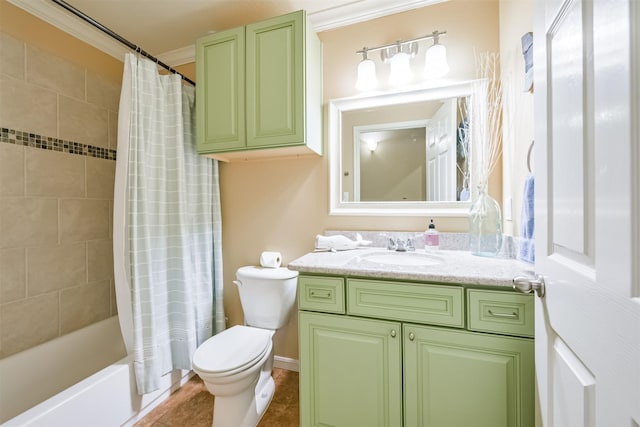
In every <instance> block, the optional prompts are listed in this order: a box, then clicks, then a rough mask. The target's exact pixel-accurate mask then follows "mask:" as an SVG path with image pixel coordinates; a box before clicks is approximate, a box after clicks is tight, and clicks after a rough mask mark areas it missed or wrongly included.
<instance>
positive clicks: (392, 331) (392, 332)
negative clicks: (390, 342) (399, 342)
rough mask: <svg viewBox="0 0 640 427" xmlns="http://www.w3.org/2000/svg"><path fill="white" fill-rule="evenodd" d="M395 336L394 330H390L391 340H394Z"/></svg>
mask: <svg viewBox="0 0 640 427" xmlns="http://www.w3.org/2000/svg"><path fill="white" fill-rule="evenodd" d="M396 334H397V332H396V330H395V329H392V330H391V338H395V337H396Z"/></svg>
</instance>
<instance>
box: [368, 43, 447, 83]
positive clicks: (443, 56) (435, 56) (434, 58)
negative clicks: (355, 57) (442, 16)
mask: <svg viewBox="0 0 640 427" xmlns="http://www.w3.org/2000/svg"><path fill="white" fill-rule="evenodd" d="M445 34H447V32H446V31H437V30H436V31H434V32H433V33H431V34H429V35H426V36H423V37H418V38H415V39H411V40H405V41H402V40H398V41H397V42H395V43H392V44H388V45H384V46H378V47H372V48H367V47H364V48H362V49H361V50H358V51H356V53H358V54H362V61H360V63H359V64H358V77H357V80H356V89H358V90H361V91H367V90H371V89H374V88H375V87H376V86H377V84H378V79H377V77H376V68H375V63H374V62H373V60H372V59H370V58H368V56H367V54H368V53H369V52H375V51H380V58H381V59H382V62H384V63H388V64H389V66H390V72H389V84H390V85H392V86H398V85H403V84H406V83H409V82H410V81H411V80H412V79H413V72H412V71H411V59H412V58H414V57H415V56H416V55H417V54H418V42H420V41H422V40H429V39H433V45H432V46H431V47H429V49H427V52H426V54H425V69H424V77H425V78H438V77H442V76H444V75H445V74H447V73H448V72H449V64H448V63H447V50H446V48H445V47H444V46H443V45H442V44H440V43H439V37H440V36H443V35H445Z"/></svg>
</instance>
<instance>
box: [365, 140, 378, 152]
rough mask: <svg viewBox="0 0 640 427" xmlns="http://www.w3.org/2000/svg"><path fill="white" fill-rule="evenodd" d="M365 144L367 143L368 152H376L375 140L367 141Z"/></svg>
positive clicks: (376, 144)
mask: <svg viewBox="0 0 640 427" xmlns="http://www.w3.org/2000/svg"><path fill="white" fill-rule="evenodd" d="M365 142H366V143H367V148H368V149H369V151H376V148H378V141H376V140H375V139H369V140H367V141H365Z"/></svg>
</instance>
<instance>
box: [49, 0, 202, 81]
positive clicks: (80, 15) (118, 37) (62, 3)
mask: <svg viewBox="0 0 640 427" xmlns="http://www.w3.org/2000/svg"><path fill="white" fill-rule="evenodd" d="M51 1H52V2H54V3H55V4H57V5H58V6H60V7H62V8H64V9H66V10H67V11H69V12H71V13H73V14H74V15H76V16H77V17H78V18H80V19H82V20H83V21H85V22H87V23H89V24H91V25H93V26H94V27H96V28H97V29H99V30H100V31H102V32H103V33H105V34H107V35H108V36H111V37H112V38H114V39H116V40H118V41H119V42H120V43H122V44H123V45H125V46H127V47H128V48H129V49H132V50H134V51H136V52H137V53H139V54H140V55H142V56H144V57H146V58H149V59H150V60H152V61H154V62H155V63H156V64H158V65H159V66H161V67H162V68H164V69H165V70H167V71H169V72H171V73H174V74H177V75H179V76H180V77H182V80H184V81H186V82H188V83H190V84H192V85H193V86H195V85H196V82H194V81H193V80H191V79H190V78H188V77H186V76H184V75H182V74H181V73H179V72H178V71H176V70H175V69H173V68H172V67H170V66H168V65H167V64H165V63H164V62H162V61H160V60H159V59H158V58H156V57H155V56H153V55H151V54H150V53H148V52H146V51H145V50H143V49H142V48H141V47H140V46H136V45H135V44H133V43H131V42H130V41H129V40H127V39H125V38H124V37H122V36H121V35H119V34H118V33H115V32H113V31H112V30H110V29H109V28H107V27H105V26H104V25H102V24H101V23H99V22H98V21H96V20H95V19H93V18H92V17H90V16H88V15H86V14H84V13H83V12H81V11H79V10H78V9H76V8H75V7H73V6H71V5H70V4H69V3H67V2H65V1H63V0H51Z"/></svg>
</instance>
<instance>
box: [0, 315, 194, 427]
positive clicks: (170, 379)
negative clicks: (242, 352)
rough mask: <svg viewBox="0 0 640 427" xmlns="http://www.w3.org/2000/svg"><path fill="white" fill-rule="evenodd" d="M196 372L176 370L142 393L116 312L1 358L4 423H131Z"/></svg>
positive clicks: (52, 426)
mask: <svg viewBox="0 0 640 427" xmlns="http://www.w3.org/2000/svg"><path fill="white" fill-rule="evenodd" d="M192 375H193V373H192V371H181V370H175V371H172V372H170V373H168V374H167V375H165V376H164V377H163V378H162V387H161V388H160V389H159V390H157V391H155V392H153V393H149V394H145V395H144V396H140V395H138V394H137V393H136V385H135V378H134V374H133V364H132V359H131V357H127V356H126V352H125V349H124V343H123V342H122V335H121V334H120V326H119V323H118V317H117V316H114V317H111V318H109V319H107V320H104V321H102V322H98V323H96V324H93V325H91V326H88V327H86V328H83V329H81V330H79V331H75V332H73V333H71V334H67V335H65V336H62V337H60V338H57V339H55V340H52V341H49V342H47V343H44V344H42V345H39V346H37V347H34V348H32V349H29V350H26V351H23V352H21V353H19V354H16V355H13V356H9V357H7V358H4V359H2V360H0V384H1V386H0V423H1V422H3V421H6V420H8V421H6V422H5V423H4V424H2V427H13V426H46V427H56V426H64V427H74V426H78V427H80V426H82V427H85V426H89V425H90V426H96V427H98V426H105V427H114V426H122V425H132V424H133V423H135V422H136V421H138V420H139V419H140V418H142V417H143V416H144V415H146V414H147V413H148V412H149V411H151V410H152V409H153V408H155V407H156V406H157V405H158V404H160V403H162V401H163V400H164V399H166V398H167V397H168V396H169V394H171V392H172V391H173V390H175V389H177V388H178V387H180V386H181V385H182V384H184V383H185V382H186V381H188V380H189V378H190V377H191V376H192ZM12 417H13V418H12Z"/></svg>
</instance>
